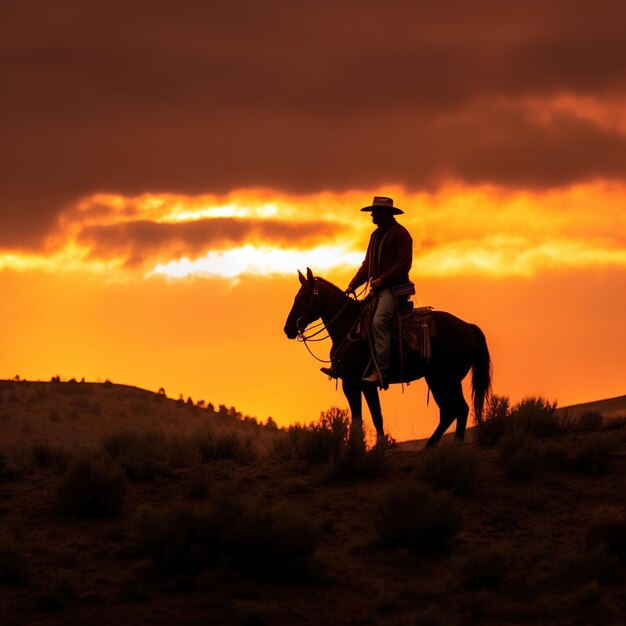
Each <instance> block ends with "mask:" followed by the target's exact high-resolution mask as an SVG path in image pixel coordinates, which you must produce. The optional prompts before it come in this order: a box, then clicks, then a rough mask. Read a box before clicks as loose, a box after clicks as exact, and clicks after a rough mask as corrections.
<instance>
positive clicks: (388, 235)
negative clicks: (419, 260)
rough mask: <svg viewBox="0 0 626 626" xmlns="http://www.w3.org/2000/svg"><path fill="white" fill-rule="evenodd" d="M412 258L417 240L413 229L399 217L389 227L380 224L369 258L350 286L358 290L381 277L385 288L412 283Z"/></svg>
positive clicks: (370, 247) (366, 256)
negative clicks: (414, 241) (410, 279)
mask: <svg viewBox="0 0 626 626" xmlns="http://www.w3.org/2000/svg"><path fill="white" fill-rule="evenodd" d="M412 261H413V239H412V238H411V235H410V234H409V231H408V230H407V229H406V228H405V227H404V226H402V224H399V223H398V222H396V221H395V220H394V221H393V222H392V224H391V226H390V227H388V228H386V229H385V230H382V229H381V228H380V226H379V227H378V228H376V230H375V231H374V232H373V233H372V235H371V237H370V242H369V245H368V246H367V254H366V255H365V260H364V261H363V263H362V264H361V267H360V268H359V269H358V271H357V273H356V274H355V275H354V278H353V279H352V280H351V281H350V288H351V289H356V288H357V287H359V286H360V285H362V284H363V283H364V282H365V281H367V280H368V279H373V278H380V279H381V280H382V287H394V286H396V285H402V284H405V283H408V282H409V270H410V269H411V263H412Z"/></svg>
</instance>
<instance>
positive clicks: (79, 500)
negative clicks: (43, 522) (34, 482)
mask: <svg viewBox="0 0 626 626" xmlns="http://www.w3.org/2000/svg"><path fill="white" fill-rule="evenodd" d="M123 496H124V479H123V475H122V473H121V472H120V470H119V468H117V467H115V466H114V465H112V464H110V463H102V462H98V461H89V460H88V461H78V462H75V463H74V464H73V465H71V466H70V468H69V469H68V470H67V472H66V473H65V474H64V476H63V477H62V478H61V481H60V484H59V486H58V488H57V491H56V497H55V501H54V504H55V508H56V510H57V511H59V512H60V513H63V514H65V515H73V516H78V517H111V516H114V515H117V514H119V513H120V511H121V509H122V502H123Z"/></svg>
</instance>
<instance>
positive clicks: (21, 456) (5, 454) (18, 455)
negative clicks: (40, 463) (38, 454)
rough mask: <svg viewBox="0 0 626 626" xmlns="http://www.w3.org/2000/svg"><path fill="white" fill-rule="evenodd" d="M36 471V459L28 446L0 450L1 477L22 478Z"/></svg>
mask: <svg viewBox="0 0 626 626" xmlns="http://www.w3.org/2000/svg"><path fill="white" fill-rule="evenodd" d="M36 471H37V467H36V465H35V459H34V457H33V455H32V454H31V451H30V450H29V449H28V448H10V449H6V450H0V479H14V478H21V477H22V476H28V475H29V474H34V473H35V472H36Z"/></svg>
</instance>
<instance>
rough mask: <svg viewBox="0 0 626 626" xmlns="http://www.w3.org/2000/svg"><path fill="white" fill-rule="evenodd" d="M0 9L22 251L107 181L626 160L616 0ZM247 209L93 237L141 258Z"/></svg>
mask: <svg viewBox="0 0 626 626" xmlns="http://www.w3.org/2000/svg"><path fill="white" fill-rule="evenodd" d="M0 12H1V14H0V50H1V53H2V54H1V55H0V72H1V76H2V83H3V98H2V99H1V100H0V119H1V120H2V122H1V123H2V127H1V128H0V131H1V132H2V138H3V140H2V148H1V150H0V172H1V174H0V176H1V180H0V249H4V250H5V251H13V252H14V253H15V252H20V251H22V252H23V251H31V252H32V251H38V250H39V251H41V250H43V249H45V245H46V244H47V243H49V238H50V236H51V235H54V234H55V233H56V232H57V230H58V228H59V220H61V221H62V220H63V218H64V216H65V215H67V213H68V211H71V210H72V209H73V208H74V207H75V206H76V204H77V203H78V202H79V201H80V199H81V198H85V197H92V196H94V195H95V194H118V195H120V196H124V197H134V196H138V195H140V194H145V193H148V194H161V193H170V194H184V195H189V196H196V195H200V194H207V193H213V194H226V193H228V192H230V191H232V190H236V189H246V188H250V189H254V188H266V189H268V188H269V189H274V190H276V191H277V192H279V193H283V194H295V195H298V194H300V195H302V194H316V193H320V192H323V191H331V192H334V193H339V192H342V191H347V190H350V189H373V188H376V187H379V186H387V185H391V184H395V185H398V186H401V187H402V188H403V189H406V190H407V191H408V192H419V191H422V190H428V191H435V190H437V189H440V188H441V187H442V186H445V185H447V184H449V183H450V181H455V182H457V183H459V184H463V185H465V186H468V187H471V186H476V185H485V184H487V185H492V186H496V187H500V188H503V189H511V190H534V191H541V190H549V189H553V188H556V187H564V188H566V187H571V186H572V185H580V184H586V183H592V182H593V181H597V180H604V181H614V182H619V181H622V180H623V178H624V171H626V114H625V113H624V111H625V110H626V107H625V106H624V105H625V104H626V93H625V92H626V63H625V62H624V59H626V38H624V36H623V26H622V25H623V23H624V20H625V18H626V7H624V6H622V5H620V4H619V3H615V2H608V1H606V0H601V1H597V2H593V3H583V4H582V5H581V4H577V5H576V7H574V6H573V5H572V4H571V3H570V2H568V1H566V0H558V1H557V2H551V3H545V2H537V1H535V2H533V1H531V2H527V3H524V5H520V6H519V7H516V8H515V7H512V6H511V5H510V4H503V3H501V2H495V0H477V1H476V2H472V3H467V2H460V1H459V2H443V3H436V4H433V3H421V2H409V1H408V0H407V1H402V2H400V1H393V0H390V1H389V2H386V3H380V2H370V1H367V0H366V1H360V2H356V1H347V2H341V3H336V2H329V1H326V2H324V1H322V2H317V3H315V6H313V5H311V4H310V3H297V2H287V0H277V1H275V2H272V3H269V4H268V3H258V2H252V1H242V0H239V1H236V2H211V3H206V2H200V1H194V0H190V1H189V2H186V3H185V7H184V9H183V8H181V7H180V6H178V5H174V4H172V3H171V2H165V1H164V0H154V1H151V2H147V1H145V2H144V1H136V2H115V1H114V2H111V1H108V2H101V1H98V0H95V1H93V2H88V3H86V2H81V1H79V0H59V1H58V2H54V3H51V2H47V1H45V2H44V1H32V2H28V3H23V2H15V1H9V2H4V3H3V4H2V7H1V8H0ZM209 226H210V227H209ZM230 227H233V228H234V226H233V225H232V224H231V225H230V226H228V224H226V223H224V224H222V225H220V226H218V225H217V224H211V225H208V224H207V225H204V226H200V225H198V229H194V233H193V234H191V233H185V232H183V231H184V227H180V228H179V229H178V231H176V232H175V231H174V230H173V229H171V228H165V227H162V226H157V225H148V224H145V223H141V222H138V223H136V224H135V225H133V226H129V225H125V226H123V227H121V226H112V227H107V228H98V227H93V228H91V229H87V230H85V232H84V233H83V235H82V237H83V239H82V241H86V242H88V243H89V245H91V246H93V247H94V248H95V250H96V252H97V253H100V252H101V251H102V249H103V248H109V249H110V248H111V247H116V248H117V249H119V248H124V250H126V253H127V254H128V256H129V258H135V257H136V256H137V255H139V256H141V254H142V252H141V251H140V250H139V247H140V246H141V245H146V246H147V250H148V251H150V250H152V249H153V248H154V246H157V247H161V246H162V245H165V243H166V244H167V245H172V243H173V242H174V241H177V240H179V239H181V240H184V241H185V242H186V243H185V245H188V244H192V243H193V242H195V245H198V246H200V245H201V242H202V241H204V240H206V239H207V238H208V239H211V238H212V237H214V236H217V235H215V232H214V231H217V232H218V234H219V233H221V234H219V236H221V237H228V236H230V235H229V234H228V232H229V228H230ZM254 228H255V226H254V225H251V226H250V227H249V230H254ZM263 228H265V226H263ZM246 229H248V227H246V228H244V230H246ZM270 230H271V229H270ZM247 232H248V230H247ZM196 233H198V234H196ZM264 234H267V235H268V236H284V237H289V236H291V235H289V233H284V234H283V235H277V234H276V233H272V232H269V231H268V232H267V233H264ZM234 236H235V237H236V236H237V235H236V234H235V235H234ZM239 236H240V237H241V236H242V235H241V234H240V235H239ZM151 246H152V247H151Z"/></svg>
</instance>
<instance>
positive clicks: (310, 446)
mask: <svg viewBox="0 0 626 626" xmlns="http://www.w3.org/2000/svg"><path fill="white" fill-rule="evenodd" d="M388 447H389V441H388V439H381V440H378V441H377V444H376V445H375V446H374V447H372V448H369V449H368V446H367V443H366V438H365V432H364V430H363V425H362V424H361V423H360V422H354V423H351V421H350V417H349V416H348V411H347V410H345V409H338V408H335V407H332V408H330V409H329V410H328V411H324V412H323V413H322V414H321V415H320V418H319V420H318V421H317V422H312V423H310V424H309V425H308V426H305V425H303V424H295V425H292V426H290V427H289V428H288V429H287V431H286V433H285V437H280V438H279V439H277V440H276V441H275V442H274V446H273V449H272V454H273V455H274V457H275V458H278V459H279V460H283V461H284V460H292V459H298V460H301V461H304V462H305V463H310V464H312V465H327V466H328V467H327V469H328V477H329V478H333V479H344V478H350V477H354V476H370V475H373V474H376V473H378V472H379V471H380V470H381V468H382V464H383V459H384V456H385V452H386V450H387V448H388Z"/></svg>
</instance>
